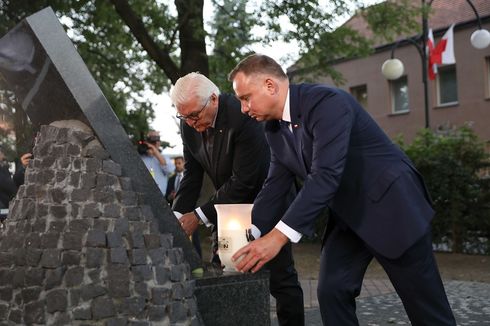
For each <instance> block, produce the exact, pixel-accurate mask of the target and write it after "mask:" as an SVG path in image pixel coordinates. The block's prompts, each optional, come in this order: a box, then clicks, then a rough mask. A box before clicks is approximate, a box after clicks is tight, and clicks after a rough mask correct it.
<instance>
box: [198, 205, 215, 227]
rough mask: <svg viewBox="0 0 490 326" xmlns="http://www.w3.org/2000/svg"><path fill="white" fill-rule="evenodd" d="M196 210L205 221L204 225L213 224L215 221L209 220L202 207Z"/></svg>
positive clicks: (209, 225)
mask: <svg viewBox="0 0 490 326" xmlns="http://www.w3.org/2000/svg"><path fill="white" fill-rule="evenodd" d="M195 211H196V213H197V215H199V218H200V219H201V221H202V222H203V223H204V225H206V226H207V227H211V226H213V223H211V222H209V220H208V218H207V217H206V215H204V212H203V211H202V209H201V207H198V208H196V209H195Z"/></svg>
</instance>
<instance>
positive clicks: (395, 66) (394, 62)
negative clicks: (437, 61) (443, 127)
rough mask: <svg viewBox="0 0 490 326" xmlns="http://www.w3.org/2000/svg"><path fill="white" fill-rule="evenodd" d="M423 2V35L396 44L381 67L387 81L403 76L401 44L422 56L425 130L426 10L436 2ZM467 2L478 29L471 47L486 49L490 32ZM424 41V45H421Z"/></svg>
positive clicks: (428, 124)
mask: <svg viewBox="0 0 490 326" xmlns="http://www.w3.org/2000/svg"><path fill="white" fill-rule="evenodd" d="M421 1H422V35H420V36H417V37H415V38H408V39H405V40H401V41H398V42H396V43H395V44H394V45H393V47H392V49H391V58H390V59H388V60H386V61H385V62H384V63H383V66H382V67H381V72H382V74H383V76H384V77H385V78H386V79H389V80H395V79H398V78H400V77H401V76H402V75H403V71H404V67H403V63H402V62H401V61H400V60H399V59H396V58H395V49H396V48H397V47H398V46H399V45H400V44H401V43H409V44H412V45H413V46H415V47H416V48H417V52H418V53H419V55H420V59H421V61H422V83H423V85H424V113H425V128H430V120H429V85H428V81H427V63H428V56H427V50H426V49H427V40H428V34H429V21H428V17H427V16H428V11H427V10H425V9H426V8H427V7H430V6H432V2H433V1H434V0H430V1H428V2H427V0H421ZM466 2H467V3H468V4H469V5H470V6H471V9H472V10H473V12H474V13H475V16H476V20H477V24H478V29H477V30H476V31H475V32H473V34H472V35H471V45H473V47H474V48H476V49H484V48H486V47H487V46H488V45H490V32H488V31H487V30H486V29H482V26H481V20H480V16H479V15H478V12H477V11H476V8H475V6H474V5H473V3H472V2H471V1H470V0H466ZM420 41H422V44H420Z"/></svg>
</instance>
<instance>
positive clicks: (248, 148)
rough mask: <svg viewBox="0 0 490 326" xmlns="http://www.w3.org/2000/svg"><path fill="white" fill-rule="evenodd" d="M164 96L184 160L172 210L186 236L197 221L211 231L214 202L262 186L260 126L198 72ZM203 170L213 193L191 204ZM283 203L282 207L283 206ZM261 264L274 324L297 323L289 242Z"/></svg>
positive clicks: (298, 297) (264, 165)
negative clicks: (272, 301)
mask: <svg viewBox="0 0 490 326" xmlns="http://www.w3.org/2000/svg"><path fill="white" fill-rule="evenodd" d="M170 97H171V100H172V103H173V104H174V105H175V107H176V109H177V112H178V114H177V117H178V118H179V119H180V120H181V124H180V127H181V136H182V141H183V143H184V160H185V169H184V177H183V179H182V181H181V183H180V187H179V190H178V191H177V194H176V197H175V200H174V203H173V210H174V211H175V212H176V215H177V216H178V217H179V220H180V222H181V224H182V227H183V228H184V230H185V232H186V233H187V234H188V235H191V234H192V233H193V232H194V231H195V230H196V229H197V227H198V226H199V224H205V225H206V226H208V227H212V228H213V230H214V232H216V226H217V221H216V219H217V217H216V211H215V209H214V204H234V203H253V201H254V199H255V197H256V195H257V194H258V193H259V191H260V189H261V188H262V184H263V182H264V180H265V177H266V175H267V171H268V168H269V160H270V153H269V147H268V145H267V143H266V140H265V136H264V131H263V126H262V125H261V124H259V123H257V122H256V121H254V120H253V119H251V118H250V117H248V116H246V115H244V114H242V113H241V111H240V102H239V101H238V100H237V98H236V97H235V96H234V95H230V94H220V91H219V89H218V87H217V86H216V85H215V84H214V83H213V82H212V81H210V80H209V79H208V78H206V77H205V76H204V75H201V74H199V73H190V74H188V75H186V76H184V77H182V78H180V79H179V80H178V81H177V82H176V83H175V86H174V87H173V89H172V90H171V93H170ZM204 173H206V174H207V175H208V176H209V178H210V179H211V180H212V183H213V185H214V187H215V189H216V191H215V193H214V194H213V195H212V196H211V198H210V199H209V200H208V201H207V202H206V203H205V204H203V205H201V206H200V207H196V202H197V200H198V197H199V192H200V189H201V186H202V181H203V176H204ZM286 204H287V203H286V202H285V203H284V205H282V206H284V208H286V206H287V205H286ZM279 216H280V215H278V217H279ZM214 242H215V243H214V245H215V246H214V248H213V249H217V248H216V241H215V240H214ZM213 251H214V250H213ZM267 267H268V268H269V269H270V271H271V273H270V291H271V294H272V295H273V296H274V297H275V298H276V301H277V315H278V320H279V323H280V324H281V325H303V324H304V308H303V292H302V290H301V286H300V284H299V281H298V275H297V273H296V270H295V268H294V262H293V258H292V252H291V246H285V247H283V248H282V250H281V252H280V253H279V255H278V256H277V257H276V258H275V259H274V260H272V261H271V262H270V263H269V264H268V265H267Z"/></svg>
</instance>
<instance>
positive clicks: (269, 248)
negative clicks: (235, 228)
mask: <svg viewBox="0 0 490 326" xmlns="http://www.w3.org/2000/svg"><path fill="white" fill-rule="evenodd" d="M288 241H289V239H288V237H286V236H285V235H284V234H283V233H282V232H281V231H279V230H277V229H273V230H272V231H271V232H269V233H267V234H266V235H265V236H263V237H262V238H259V239H257V240H255V241H252V242H250V243H249V244H248V245H246V246H245V247H243V248H241V249H240V250H238V251H237V252H236V253H235V254H234V255H233V257H232V258H231V259H232V261H234V262H236V261H237V260H238V262H237V263H236V264H235V268H236V270H237V271H239V272H242V273H245V272H248V271H249V270H252V273H255V272H257V271H259V270H260V269H261V268H262V266H264V264H265V263H267V262H268V261H270V260H271V259H272V258H274V257H276V256H277V254H278V253H279V251H280V250H281V248H282V247H283V246H284V245H285V244H286V243H287V242H288ZM240 256H242V259H241V260H240Z"/></svg>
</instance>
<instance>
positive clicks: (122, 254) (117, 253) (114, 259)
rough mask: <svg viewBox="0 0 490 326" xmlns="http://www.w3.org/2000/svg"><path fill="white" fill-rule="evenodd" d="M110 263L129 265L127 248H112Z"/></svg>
mask: <svg viewBox="0 0 490 326" xmlns="http://www.w3.org/2000/svg"><path fill="white" fill-rule="evenodd" d="M110 257H111V258H110V259H111V260H110V261H111V263H113V264H127V263H128V262H129V259H128V254H127V252H126V248H122V247H120V248H111V249H110Z"/></svg>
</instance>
